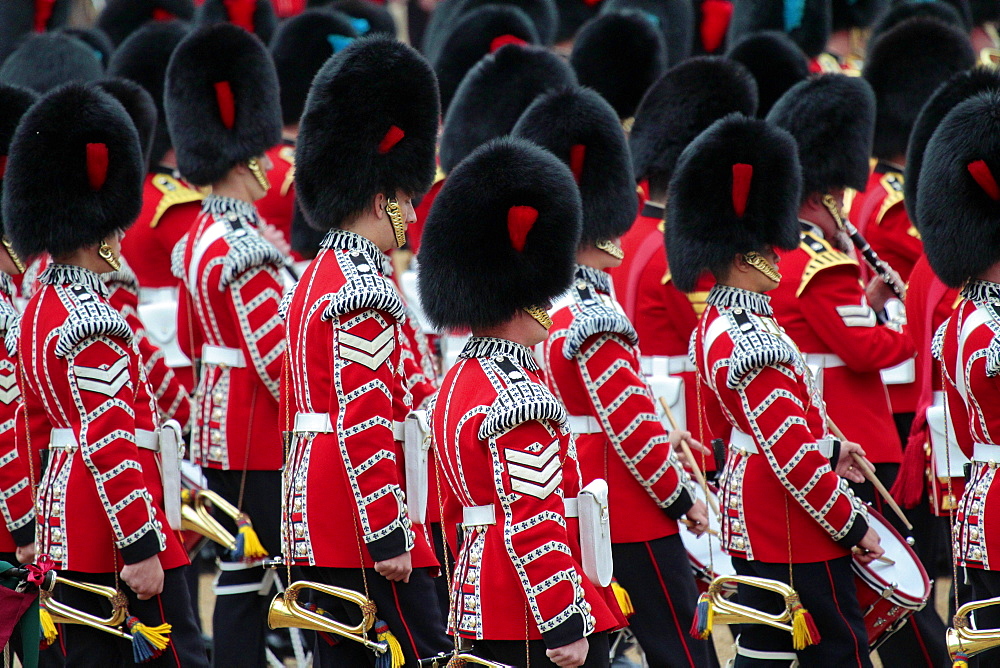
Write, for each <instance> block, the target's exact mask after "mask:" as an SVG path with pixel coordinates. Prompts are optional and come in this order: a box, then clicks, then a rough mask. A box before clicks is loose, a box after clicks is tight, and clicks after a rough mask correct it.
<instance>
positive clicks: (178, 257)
mask: <svg viewBox="0 0 1000 668" xmlns="http://www.w3.org/2000/svg"><path fill="white" fill-rule="evenodd" d="M187 241H188V235H187V234H185V235H184V236H183V237H181V238H180V241H178V242H177V244H176V245H175V246H174V249H173V250H172V251H170V273H171V274H173V276H174V278H176V279H178V280H181V281H183V280H184V277H185V272H184V254H185V253H186V252H187Z"/></svg>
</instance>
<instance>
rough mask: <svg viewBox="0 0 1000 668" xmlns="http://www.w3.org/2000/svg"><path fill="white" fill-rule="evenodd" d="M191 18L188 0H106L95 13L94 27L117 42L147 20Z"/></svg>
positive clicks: (116, 43)
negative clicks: (97, 12) (102, 7)
mask: <svg viewBox="0 0 1000 668" xmlns="http://www.w3.org/2000/svg"><path fill="white" fill-rule="evenodd" d="M192 18H194V2H192V0H109V2H108V4H106V5H105V6H104V10H103V11H101V14H100V16H98V17H97V27H98V28H100V29H101V30H103V31H104V32H106V33H107V34H108V37H110V38H111V41H112V42H114V44H115V46H118V45H119V44H121V43H122V42H124V41H125V38H126V37H128V36H129V35H131V34H132V33H133V32H135V31H136V30H138V29H139V28H140V27H142V26H143V25H144V24H146V23H148V22H150V21H171V20H174V19H177V20H180V21H190V20H191V19H192Z"/></svg>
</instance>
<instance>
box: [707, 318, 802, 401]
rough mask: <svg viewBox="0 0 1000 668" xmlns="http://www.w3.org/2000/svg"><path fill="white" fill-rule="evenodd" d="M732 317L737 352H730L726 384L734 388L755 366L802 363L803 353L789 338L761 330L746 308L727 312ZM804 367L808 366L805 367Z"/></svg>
mask: <svg viewBox="0 0 1000 668" xmlns="http://www.w3.org/2000/svg"><path fill="white" fill-rule="evenodd" d="M726 317H728V318H729V337H730V338H731V339H732V341H733V352H732V354H731V355H730V356H729V372H728V374H727V376H726V385H728V386H729V389H731V390H733V389H736V387H737V386H738V385H739V384H740V382H741V381H742V380H743V378H744V377H745V376H746V375H747V374H748V373H750V372H751V371H753V370H754V369H763V368H764V367H768V366H777V365H778V364H795V365H796V366H800V365H801V361H800V360H801V357H800V356H799V354H798V353H797V352H796V350H795V349H794V348H792V347H791V346H790V345H789V344H788V343H787V342H785V341H784V340H783V339H781V338H779V337H777V336H774V335H773V334H770V333H768V332H764V331H761V330H760V329H759V328H758V327H757V325H756V324H755V323H754V319H753V317H751V315H750V314H749V313H748V312H747V311H746V310H744V309H742V308H734V309H732V310H731V311H729V312H728V313H727V314H726ZM803 371H804V369H803Z"/></svg>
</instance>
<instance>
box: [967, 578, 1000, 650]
mask: <svg viewBox="0 0 1000 668" xmlns="http://www.w3.org/2000/svg"><path fill="white" fill-rule="evenodd" d="M965 572H966V573H967V574H968V578H969V582H970V583H972V596H973V598H974V599H976V600H980V599H984V598H994V597H996V596H1000V571H984V570H982V569H980V568H967V569H966V570H965ZM961 576H962V573H961V571H959V577H961ZM972 618H973V621H974V626H975V627H976V628H977V629H996V628H1000V607H998V606H995V605H994V606H990V607H988V608H981V609H979V610H977V611H976V612H975V613H973V615H972ZM969 666H970V668H971V667H973V666H982V667H983V668H986V667H987V666H1000V649H991V650H989V651H987V652H983V653H982V654H977V655H976V656H974V657H971V658H970V659H969Z"/></svg>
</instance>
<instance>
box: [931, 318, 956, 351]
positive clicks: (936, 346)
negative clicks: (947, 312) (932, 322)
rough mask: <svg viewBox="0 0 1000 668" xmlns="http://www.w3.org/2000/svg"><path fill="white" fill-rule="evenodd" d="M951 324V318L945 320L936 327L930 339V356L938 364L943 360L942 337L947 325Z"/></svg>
mask: <svg viewBox="0 0 1000 668" xmlns="http://www.w3.org/2000/svg"><path fill="white" fill-rule="evenodd" d="M949 322H951V317H950V316H949V317H948V318H946V319H945V321H944V322H942V323H941V324H940V326H938V328H937V329H936V330H935V331H934V336H933V338H931V356H932V357H933V358H934V359H936V360H937V361H938V362H943V361H944V358H943V357H942V354H943V352H944V335H945V332H946V331H947V330H948V323H949Z"/></svg>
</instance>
